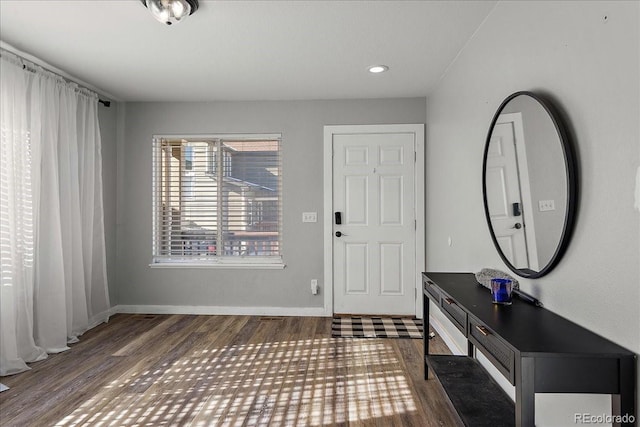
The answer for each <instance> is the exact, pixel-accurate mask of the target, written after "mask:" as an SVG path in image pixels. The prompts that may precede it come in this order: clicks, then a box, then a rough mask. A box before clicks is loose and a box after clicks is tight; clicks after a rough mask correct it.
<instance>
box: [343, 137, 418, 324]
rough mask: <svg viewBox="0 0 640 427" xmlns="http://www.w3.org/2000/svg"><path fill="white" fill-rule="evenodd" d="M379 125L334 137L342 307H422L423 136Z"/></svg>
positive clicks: (378, 310) (367, 310) (405, 311)
mask: <svg viewBox="0 0 640 427" xmlns="http://www.w3.org/2000/svg"><path fill="white" fill-rule="evenodd" d="M379 128H380V129H381V131H379V132H374V131H372V130H370V129H369V130H368V131H366V132H364V133H343V134H340V133H334V134H333V135H332V141H331V144H332V150H333V161H332V182H333V185H332V192H333V195H332V200H331V204H332V207H333V209H332V210H333V212H332V218H331V219H332V220H333V227H332V246H333V259H332V264H333V296H334V301H333V303H334V312H335V313H357V314H398V315H413V314H415V312H416V302H415V301H416V296H415V295H416V294H415V289H416V275H417V274H419V271H422V268H423V263H417V262H416V198H415V194H416V184H415V181H416V170H415V168H416V163H415V162H416V134H415V133H413V132H388V131H385V130H383V129H384V127H379ZM336 212H339V213H340V216H341V221H340V222H341V223H340V224H337V223H336V222H337V221H336V216H335V213H336ZM418 264H420V265H418ZM418 270H419V271H418Z"/></svg>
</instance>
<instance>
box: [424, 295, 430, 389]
mask: <svg viewBox="0 0 640 427" xmlns="http://www.w3.org/2000/svg"><path fill="white" fill-rule="evenodd" d="M422 345H423V349H424V352H423V355H422V363H423V364H424V379H425V380H426V379H429V368H428V367H427V360H426V357H427V356H428V355H429V298H428V297H427V296H426V295H424V293H423V294H422Z"/></svg>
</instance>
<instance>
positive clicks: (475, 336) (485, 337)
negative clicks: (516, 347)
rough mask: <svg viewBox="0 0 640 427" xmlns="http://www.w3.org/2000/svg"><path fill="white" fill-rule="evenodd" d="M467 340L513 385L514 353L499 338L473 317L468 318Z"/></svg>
mask: <svg viewBox="0 0 640 427" xmlns="http://www.w3.org/2000/svg"><path fill="white" fill-rule="evenodd" d="M469 340H470V341H471V342H472V343H473V344H474V345H475V346H476V347H478V348H479V349H480V350H482V353H483V354H484V355H485V356H486V357H487V358H488V359H489V360H490V361H491V362H492V363H493V364H494V366H495V367H496V368H498V370H499V371H500V372H501V373H502V375H504V376H505V377H506V378H507V379H508V380H509V382H510V383H511V384H514V369H513V365H514V357H515V356H514V353H513V351H512V350H511V349H510V348H509V347H508V346H507V345H506V344H505V343H504V342H502V340H501V339H500V338H498V337H497V336H496V335H494V334H493V333H492V332H491V331H490V330H489V329H488V328H487V327H486V326H484V325H483V324H482V323H481V322H478V321H477V320H476V319H474V318H473V317H469Z"/></svg>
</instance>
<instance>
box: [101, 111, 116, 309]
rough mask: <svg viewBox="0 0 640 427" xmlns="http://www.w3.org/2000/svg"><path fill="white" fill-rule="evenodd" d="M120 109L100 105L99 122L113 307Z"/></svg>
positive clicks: (114, 300) (112, 303)
mask: <svg viewBox="0 0 640 427" xmlns="http://www.w3.org/2000/svg"><path fill="white" fill-rule="evenodd" d="M118 108H119V105H118V104H117V103H115V102H112V103H111V107H108V108H107V107H105V106H103V105H102V104H98V120H99V122H100V137H101V140H102V184H103V187H102V188H103V190H102V191H103V193H102V196H103V203H104V231H105V245H106V250H107V280H108V281H109V299H110V301H111V306H114V305H115V304H116V303H117V302H116V286H115V281H116V271H117V266H116V250H117V248H116V188H117V185H116V183H117V175H116V173H117V167H116V165H117V160H116V159H117V156H116V153H117V134H118Z"/></svg>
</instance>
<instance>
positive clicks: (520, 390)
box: [515, 357, 536, 427]
mask: <svg viewBox="0 0 640 427" xmlns="http://www.w3.org/2000/svg"><path fill="white" fill-rule="evenodd" d="M515 368H516V426H517V427H533V426H534V425H535V415H536V408H535V403H536V396H535V375H534V374H535V362H534V359H533V358H531V357H516V366H515Z"/></svg>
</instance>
